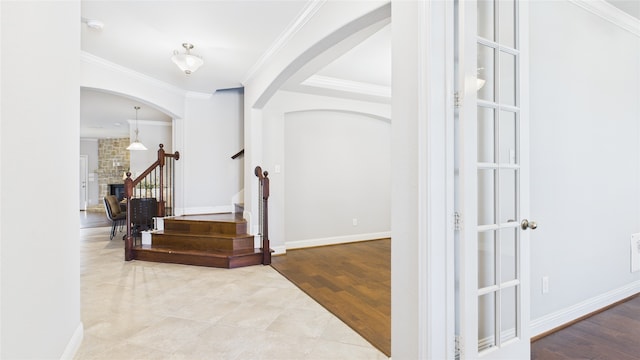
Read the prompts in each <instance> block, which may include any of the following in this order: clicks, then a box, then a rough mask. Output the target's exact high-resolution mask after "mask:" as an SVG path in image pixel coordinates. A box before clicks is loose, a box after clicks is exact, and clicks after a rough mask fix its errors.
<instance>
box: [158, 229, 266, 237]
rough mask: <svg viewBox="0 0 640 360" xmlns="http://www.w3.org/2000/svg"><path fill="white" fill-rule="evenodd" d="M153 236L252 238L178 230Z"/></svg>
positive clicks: (159, 232) (245, 235)
mask: <svg viewBox="0 0 640 360" xmlns="http://www.w3.org/2000/svg"><path fill="white" fill-rule="evenodd" d="M152 234H153V235H171V236H184V237H186V238H189V237H210V238H223V239H237V238H247V237H252V236H253V235H250V234H246V233H245V234H222V233H214V234H207V233H203V234H199V233H195V234H194V233H187V232H182V231H178V230H166V229H165V230H158V231H155V232H153V233H152Z"/></svg>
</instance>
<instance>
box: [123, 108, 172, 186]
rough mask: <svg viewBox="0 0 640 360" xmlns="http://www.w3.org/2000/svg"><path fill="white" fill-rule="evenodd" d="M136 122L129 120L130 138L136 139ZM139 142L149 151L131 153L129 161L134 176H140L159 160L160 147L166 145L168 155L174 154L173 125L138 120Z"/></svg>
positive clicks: (165, 149)
mask: <svg viewBox="0 0 640 360" xmlns="http://www.w3.org/2000/svg"><path fill="white" fill-rule="evenodd" d="M135 122H136V121H135V120H129V138H130V139H131V141H133V140H134V139H135V137H136V134H135V130H136V124H135ZM138 140H140V142H141V143H143V144H144V146H146V147H147V149H148V150H147V151H130V154H129V159H130V166H131V173H132V174H133V175H132V176H134V177H135V176H138V175H140V174H141V173H142V172H143V171H145V170H146V169H147V168H148V167H149V165H151V164H153V163H154V162H155V161H156V160H158V149H159V148H160V147H159V145H160V144H163V145H164V151H165V152H166V153H173V150H172V149H173V143H172V136H171V123H170V122H163V121H149V120H138Z"/></svg>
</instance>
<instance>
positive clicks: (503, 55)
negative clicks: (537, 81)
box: [455, 0, 536, 359]
mask: <svg viewBox="0 0 640 360" xmlns="http://www.w3.org/2000/svg"><path fill="white" fill-rule="evenodd" d="M456 3H457V7H456V17H457V22H456V24H457V37H456V39H457V47H456V51H457V57H456V58H457V60H458V61H457V70H456V71H457V72H456V75H457V83H458V84H459V86H458V89H457V94H458V108H457V114H456V115H457V121H456V151H457V156H456V159H457V160H456V167H457V182H456V184H457V186H456V192H455V194H456V204H457V205H456V206H457V212H458V213H459V214H460V215H459V216H460V219H461V222H460V224H461V226H460V231H458V233H457V244H458V250H459V252H458V262H457V271H458V272H457V274H458V278H459V288H458V289H457V290H458V291H457V295H458V302H457V304H458V308H457V319H458V321H457V324H458V326H457V331H458V335H459V342H460V344H461V357H462V358H463V359H475V358H481V359H529V356H530V355H529V354H530V343H529V342H530V339H529V337H530V335H529V233H530V231H528V230H529V229H533V228H535V227H536V225H535V222H532V221H530V218H529V183H528V182H529V180H528V179H529V163H528V150H529V143H528V136H529V126H528V121H529V119H528V103H527V99H528V91H527V89H526V87H527V86H528V79H527V72H528V64H527V46H528V44H527V41H526V39H527V37H528V35H527V27H528V24H527V23H528V22H527V16H528V15H527V6H526V2H525V1H517V0H477V1H475V0H459V1H457V2H456ZM527 219H529V220H527Z"/></svg>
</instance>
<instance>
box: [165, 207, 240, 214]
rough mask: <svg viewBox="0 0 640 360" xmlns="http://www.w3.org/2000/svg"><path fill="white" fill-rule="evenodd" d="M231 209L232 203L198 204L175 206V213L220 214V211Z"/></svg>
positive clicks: (227, 211)
mask: <svg viewBox="0 0 640 360" xmlns="http://www.w3.org/2000/svg"><path fill="white" fill-rule="evenodd" d="M233 211H234V209H233V205H218V206H200V207H189V208H177V209H176V215H196V214H220V213H232V212H233Z"/></svg>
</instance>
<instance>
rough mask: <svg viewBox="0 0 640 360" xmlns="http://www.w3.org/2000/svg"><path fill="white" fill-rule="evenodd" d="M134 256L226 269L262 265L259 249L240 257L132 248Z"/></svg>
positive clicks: (163, 261)
mask: <svg viewBox="0 0 640 360" xmlns="http://www.w3.org/2000/svg"><path fill="white" fill-rule="evenodd" d="M134 256H135V259H136V260H142V261H152V262H161V263H170V264H183V265H196V266H208V267H217V268H227V269H233V268H237V267H243V266H252V265H260V264H262V253H261V252H260V251H259V249H256V250H254V251H253V252H247V253H245V254H242V255H219V254H208V253H193V252H180V251H171V250H168V249H142V248H134Z"/></svg>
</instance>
